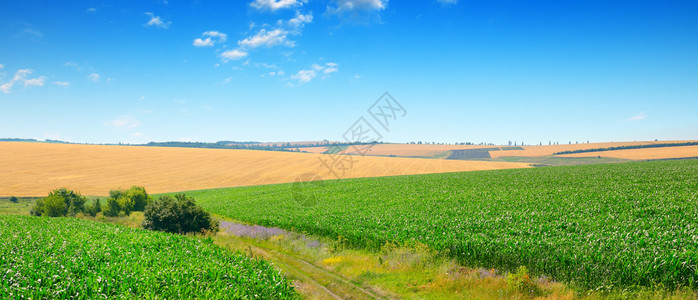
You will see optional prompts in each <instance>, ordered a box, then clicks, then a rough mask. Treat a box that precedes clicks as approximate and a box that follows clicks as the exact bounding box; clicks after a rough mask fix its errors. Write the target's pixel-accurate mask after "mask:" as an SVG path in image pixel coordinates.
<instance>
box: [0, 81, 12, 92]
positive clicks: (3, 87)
mask: <svg viewBox="0 0 698 300" xmlns="http://www.w3.org/2000/svg"><path fill="white" fill-rule="evenodd" d="M13 85H15V83H14V82H12V81H10V82H8V83H4V84H1V85H0V91H2V92H3V93H5V94H9V93H10V90H11V89H12V86H13Z"/></svg>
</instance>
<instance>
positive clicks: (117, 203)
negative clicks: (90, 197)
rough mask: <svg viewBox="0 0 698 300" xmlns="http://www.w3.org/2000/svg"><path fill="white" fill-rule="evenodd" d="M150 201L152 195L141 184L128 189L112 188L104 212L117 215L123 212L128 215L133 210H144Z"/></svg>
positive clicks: (111, 215)
mask: <svg viewBox="0 0 698 300" xmlns="http://www.w3.org/2000/svg"><path fill="white" fill-rule="evenodd" d="M150 201H152V197H151V196H150V195H148V193H147V192H146V191H145V188H144V187H141V186H132V187H131V188H130V189H128V190H111V191H109V198H107V207H106V208H105V209H104V212H103V214H104V215H105V216H107V217H117V216H119V214H121V212H123V213H124V214H125V215H127V216H128V215H131V212H133V211H144V210H145V207H146V206H147V205H148V203H149V202H150Z"/></svg>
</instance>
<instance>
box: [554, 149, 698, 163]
mask: <svg viewBox="0 0 698 300" xmlns="http://www.w3.org/2000/svg"><path fill="white" fill-rule="evenodd" d="M559 156H560V157H597V156H601V157H610V158H623V159H637V160H643V159H667V158H686V157H698V146H679V147H661V148H643V149H626V150H613V151H599V152H586V153H574V154H563V155H559Z"/></svg>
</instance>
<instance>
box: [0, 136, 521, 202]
mask: <svg viewBox="0 0 698 300" xmlns="http://www.w3.org/2000/svg"><path fill="white" fill-rule="evenodd" d="M0 153H2V155H1V156H0V174H2V175H0V196H43V195H46V194H47V193H48V192H49V191H51V190H52V189H54V188H59V187H67V188H70V189H74V190H77V191H80V192H81V193H82V194H84V195H107V194H108V193H109V190H110V189H115V188H120V187H121V188H128V187H130V186H132V185H141V186H145V187H146V189H147V190H148V191H149V192H152V193H163V192H175V191H186V190H195V189H207V188H218V187H233V186H244V185H260V184H271V183H284V182H293V181H294V180H296V178H297V177H298V176H299V175H301V174H304V173H316V174H318V175H319V176H321V177H322V178H323V179H333V178H336V177H334V176H333V174H332V173H331V172H330V171H329V169H328V168H327V167H326V166H324V165H323V164H322V162H321V161H320V159H324V160H325V161H326V162H327V163H328V164H330V165H332V163H331V162H332V159H353V160H354V163H353V165H352V166H350V165H349V164H348V163H347V164H345V166H347V168H348V170H346V172H345V174H343V176H342V177H343V178H356V177H373V176H390V175H407V174H426V173H441V172H459V171H474V170H492V169H508V168H526V167H529V165H528V164H522V163H503V162H473V161H447V160H436V159H418V158H392V157H357V156H344V155H342V156H338V155H322V154H309V153H292V152H275V151H255V150H223V149H197V148H161V147H135V146H101V145H72V144H47V143H20V142H0ZM337 174H339V175H342V174H341V173H340V172H337Z"/></svg>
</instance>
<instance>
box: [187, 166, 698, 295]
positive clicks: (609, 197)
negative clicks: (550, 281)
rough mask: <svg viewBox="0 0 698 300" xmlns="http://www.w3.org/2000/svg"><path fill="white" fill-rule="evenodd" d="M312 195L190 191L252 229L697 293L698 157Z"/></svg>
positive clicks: (374, 181)
mask: <svg viewBox="0 0 698 300" xmlns="http://www.w3.org/2000/svg"><path fill="white" fill-rule="evenodd" d="M308 186H312V190H310V189H308V190H307V191H304V190H299V189H297V186H295V187H294V186H293V185H290V184H280V185H268V186H255V187H241V188H232V189H216V190H204V191H193V192H190V193H188V194H189V195H192V196H194V197H195V198H196V199H198V202H199V204H200V205H202V206H203V207H204V208H205V209H207V210H209V211H211V212H213V213H216V214H219V215H223V216H227V217H230V218H234V219H238V220H242V221H247V222H252V223H257V224H261V225H266V226H275V227H281V228H286V229H292V230H297V231H302V232H308V233H313V234H320V235H326V236H331V237H339V236H342V239H343V240H346V241H348V242H350V243H352V244H354V245H357V246H363V247H378V246H379V245H381V244H382V243H385V242H386V241H396V242H409V241H411V240H417V241H420V242H422V243H425V244H428V245H430V246H431V247H433V248H435V249H437V250H439V251H441V252H442V253H444V254H447V255H451V256H453V257H455V258H457V259H458V260H460V261H461V262H462V263H465V264H467V265H470V266H474V267H475V266H477V267H480V266H482V267H486V268H499V269H502V270H515V268H516V267H518V266H521V265H523V266H526V267H528V268H529V269H530V270H531V271H532V273H535V274H544V275H547V276H549V277H552V278H554V279H556V280H560V281H564V282H567V283H569V284H571V285H573V286H576V287H579V288H584V289H596V288H602V289H614V288H632V287H633V286H646V287H660V288H665V289H674V288H678V287H690V288H696V283H697V280H698V268H697V266H698V205H697V204H698V197H697V194H698V160H684V161H657V162H640V163H625V164H608V165H588V166H572V167H555V168H534V169H518V170H500V171H482V172H466V173H448V174H432V175H415V176H398V177H383V178H363V179H348V180H334V181H325V182H323V184H315V185H308ZM306 192H307V194H303V193H306ZM299 193H300V195H299ZM303 197H314V199H313V201H303V199H304V198H303ZM299 199H300V200H299ZM307 203H317V205H315V206H312V207H308V205H307Z"/></svg>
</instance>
